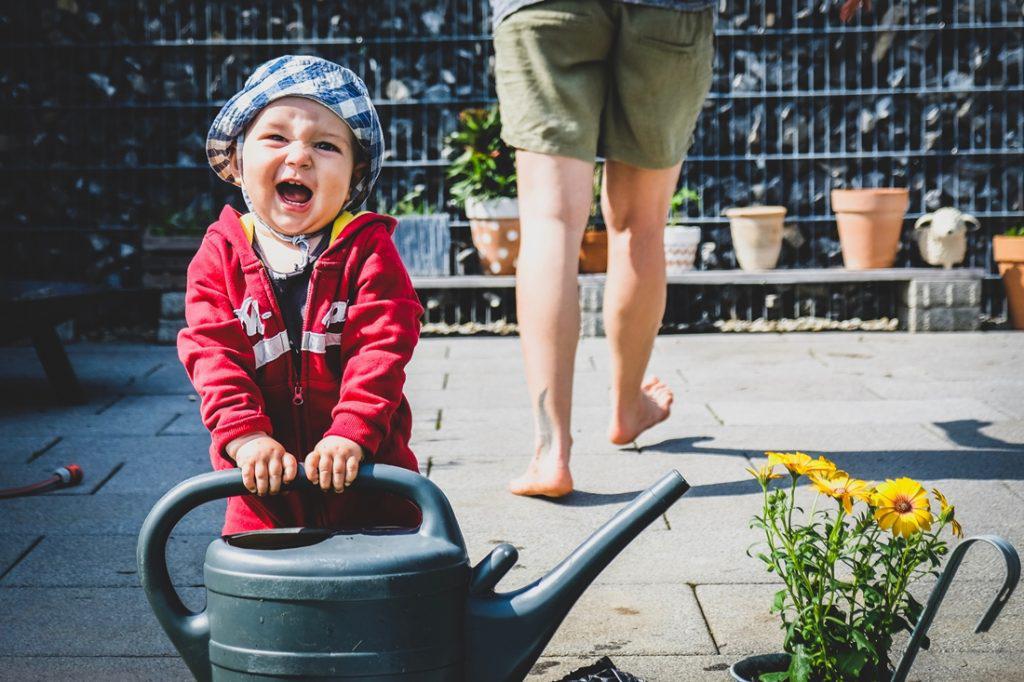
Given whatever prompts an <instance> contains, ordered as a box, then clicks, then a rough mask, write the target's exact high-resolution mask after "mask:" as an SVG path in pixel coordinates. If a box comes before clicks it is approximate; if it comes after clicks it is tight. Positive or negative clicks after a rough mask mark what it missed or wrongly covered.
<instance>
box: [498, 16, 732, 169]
mask: <svg viewBox="0 0 1024 682" xmlns="http://www.w3.org/2000/svg"><path fill="white" fill-rule="evenodd" d="M713 24H714V16H713V12H712V10H710V9H708V10H705V11H701V12H680V11H677V10H671V9H664V8H660V7H648V6H638V5H631V4H625V3H620V2H612V1H611V0H598V1H596V2H595V1H593V0H590V1H587V0H547V1H546V2H542V3H540V4H537V5H530V6H527V7H524V8H522V9H520V10H518V11H516V12H514V13H513V14H512V15H510V16H509V17H508V18H507V19H505V20H504V21H503V22H502V23H501V24H499V26H498V29H497V31H496V32H495V35H494V49H495V55H496V63H495V67H496V68H495V71H496V81H497V82H496V85H497V90H498V101H499V103H500V108H501V121H502V133H501V136H502V139H504V140H505V142H506V143H507V144H509V145H511V146H512V147H515V148H517V149H525V150H527V151H532V152H540V153H544V154H555V155H559V156H569V157H572V158H576V159H582V160H584V161H593V160H594V157H595V156H601V157H603V158H605V159H612V160H615V161H621V162H623V163H627V164H630V165H632V166H639V167H641V168H654V169H657V168H668V167H671V166H674V165H675V164H677V163H679V162H681V161H682V160H683V157H684V156H685V155H686V150H687V149H689V148H690V144H691V143H692V141H693V130H694V127H695V126H696V124H697V117H698V115H699V114H700V110H701V107H702V105H703V103H704V99H705V98H706V97H707V94H708V90H709V89H710V87H711V64H712V60H713V57H714V25H713Z"/></svg>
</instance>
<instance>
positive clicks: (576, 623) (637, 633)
mask: <svg viewBox="0 0 1024 682" xmlns="http://www.w3.org/2000/svg"><path fill="white" fill-rule="evenodd" d="M544 653H545V655H550V656H565V655H572V654H583V655H591V656H595V657H600V656H606V655H607V656H616V655H619V654H624V655H629V654H633V655H647V656H651V655H671V654H713V653H715V648H714V644H713V643H712V641H711V638H710V637H709V636H708V631H707V628H706V627H705V626H704V618H703V617H702V616H701V612H700V609H699V608H698V606H697V601H696V600H695V599H694V597H693V591H692V590H691V589H690V587H689V586H687V585H678V586H672V585H663V586H659V587H658V588H657V589H637V588H636V587H635V586H630V585H594V586H592V587H591V588H590V589H588V590H587V591H586V592H584V593H583V596H582V597H581V598H580V600H579V602H577V604H576V606H575V607H574V608H573V610H572V611H570V612H569V615H568V616H567V617H566V620H565V625H564V627H562V628H560V629H559V630H558V632H557V633H555V636H554V637H553V638H552V640H551V643H550V644H548V646H547V648H546V649H545V650H544Z"/></svg>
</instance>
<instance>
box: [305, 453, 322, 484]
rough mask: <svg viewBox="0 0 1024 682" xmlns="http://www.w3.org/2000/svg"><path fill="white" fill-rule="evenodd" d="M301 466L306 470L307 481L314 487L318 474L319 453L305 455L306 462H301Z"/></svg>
mask: <svg viewBox="0 0 1024 682" xmlns="http://www.w3.org/2000/svg"><path fill="white" fill-rule="evenodd" d="M303 466H304V467H305V468H306V478H308V479H309V482H310V483H312V484H313V485H316V482H317V479H318V478H319V473H320V471H319V468H320V453H318V452H316V451H313V452H311V453H309V454H308V455H306V461H305V462H303Z"/></svg>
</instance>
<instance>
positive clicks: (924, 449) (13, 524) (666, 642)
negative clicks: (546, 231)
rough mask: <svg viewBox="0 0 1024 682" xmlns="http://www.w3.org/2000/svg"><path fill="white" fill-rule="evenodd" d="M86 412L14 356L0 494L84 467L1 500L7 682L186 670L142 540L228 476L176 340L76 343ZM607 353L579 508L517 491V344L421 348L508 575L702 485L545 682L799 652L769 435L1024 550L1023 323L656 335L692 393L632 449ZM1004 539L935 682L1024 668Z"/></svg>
mask: <svg viewBox="0 0 1024 682" xmlns="http://www.w3.org/2000/svg"><path fill="white" fill-rule="evenodd" d="M70 352H71V356H72V361H73V363H74V364H75V366H76V368H77V370H78V372H79V375H80V377H81V379H82V381H83V384H84V385H85V387H86V389H87V391H88V392H89V394H90V395H91V400H90V402H89V404H88V405H84V406H79V407H71V408H60V407H55V406H54V405H53V404H52V401H51V399H50V397H49V393H48V388H47V386H46V383H45V380H44V378H43V374H42V370H41V368H40V367H39V366H38V363H37V361H36V359H35V357H34V354H33V351H32V349H31V348H4V349H2V351H0V382H2V385H3V387H4V390H3V391H2V392H0V462H2V464H3V466H2V468H0V487H7V486H13V485H19V484H23V483H28V482H31V481H34V480H37V479H39V478H41V477H42V476H45V475H46V474H48V473H49V472H50V471H52V470H53V469H54V468H55V467H57V466H59V465H61V464H64V463H67V462H77V463H79V464H80V465H82V466H83V468H84V469H85V473H86V481H85V483H84V484H83V485H81V486H79V487H78V488H74V489H70V490H68V491H67V492H65V493H58V494H48V495H44V496H39V497H31V498H20V499H15V500H3V501H0V520H2V522H0V613H2V614H3V618H4V621H5V622H4V624H3V625H2V626H0V678H2V679H18V680H25V679H46V680H53V679H107V680H109V679H183V678H184V677H186V676H187V670H186V669H185V667H184V665H183V664H182V663H181V662H180V661H179V660H178V659H177V657H176V656H175V652H174V650H173V648H172V647H171V645H170V643H169V642H168V641H167V639H166V637H165V636H164V634H163V632H162V631H161V630H160V628H159V626H158V625H157V623H156V620H155V619H154V618H153V617H152V615H151V614H150V612H149V609H148V606H147V604H146V600H145V597H144V596H143V594H142V591H141V589H140V588H139V587H138V582H137V577H136V568H135V556H134V548H135V540H136V533H137V531H138V528H139V526H140V525H141V523H142V519H143V518H144V517H145V515H146V513H147V512H148V510H149V508H150V506H151V505H152V504H153V502H154V501H155V500H156V499H157V498H158V497H159V496H160V495H161V494H162V493H164V492H165V491H166V490H167V489H168V488H170V487H171V486H172V485H173V484H174V483H176V482H177V481H180V480H181V479H183V478H186V477H188V476H191V475H193V474H197V473H201V472H204V471H207V470H208V469H209V463H208V460H207V454H206V450H207V443H208V439H207V436H206V435H205V431H204V429H203V426H202V424H201V423H200V421H199V417H198V410H197V402H196V398H195V396H194V394H193V393H192V389H191V386H190V384H189V383H188V380H187V378H186V377H185V375H184V371H183V370H182V369H181V367H180V365H179V364H178V361H177V358H176V355H175V351H174V349H173V348H168V347H159V346H141V345H85V344H83V345H76V346H72V347H71V349H70ZM606 368H607V349H606V347H605V345H604V342H603V341H602V340H597V339H595V340H587V341H585V342H583V343H582V344H581V346H580V351H579V357H578V360H577V382H576V402H575V416H574V438H575V442H576V448H575V459H574V474H575V476H576V481H577V485H578V488H579V490H578V491H577V492H576V493H575V494H573V495H572V496H571V497H569V498H568V499H566V500H565V501H561V502H549V501H541V500H531V499H522V498H517V497H514V496H512V495H509V494H506V493H505V492H504V485H505V482H506V481H507V480H508V479H509V478H510V477H511V476H513V475H515V474H516V473H518V472H519V470H520V469H521V468H522V467H523V466H524V464H525V462H526V458H527V456H528V454H529V451H530V444H531V431H530V427H531V418H530V413H529V410H528V406H527V400H526V389H525V384H524V381H523V378H522V371H521V370H522V368H521V360H520V356H519V349H518V343H517V340H515V339H492V338H488V339H479V338H473V339H429V340H424V341H423V342H422V343H421V345H420V347H419V350H418V351H417V355H416V358H415V360H414V361H413V363H412V366H411V367H410V373H409V381H408V393H409V397H410V400H411V402H412V404H413V410H414V415H415V418H416V426H415V431H414V441H413V442H414V449H415V450H416V452H417V454H418V455H419V457H420V461H421V464H422V467H423V470H424V472H425V473H426V474H428V475H429V476H430V478H431V479H432V480H433V481H434V482H436V483H437V484H438V485H439V486H441V488H442V489H443V490H444V491H445V492H446V493H447V495H448V496H449V498H450V499H451V501H452V504H453V506H454V508H455V511H456V514H457V515H458V517H459V520H460V523H461V524H462V529H463V532H464V534H465V537H466V540H467V543H468V545H469V553H470V558H471V559H472V560H473V561H476V560H478V559H480V558H481V557H482V556H483V555H484V554H485V553H486V552H487V551H489V550H490V549H491V547H493V546H494V545H495V544H496V543H499V542H511V543H512V544H514V545H516V546H517V547H518V548H519V551H520V564H519V566H517V568H516V569H514V570H513V571H512V572H511V573H510V575H509V576H508V577H507V578H506V580H505V581H504V582H503V583H502V586H503V587H508V588H511V587H515V586H518V585H522V584H524V583H526V582H528V581H530V580H533V579H534V578H536V577H538V576H540V575H541V574H543V573H544V572H545V571H546V570H547V569H549V568H550V567H551V566H553V565H554V563H555V562H557V560H559V559H560V558H562V557H563V556H564V555H565V554H567V553H568V552H569V551H570V550H571V549H572V548H573V547H575V545H576V544H578V543H579V542H580V541H582V540H583V539H584V538H585V537H586V536H587V535H588V533H589V532H590V531H592V530H593V529H594V528H596V527H597V526H598V525H600V524H601V523H602V522H603V521H604V520H605V519H607V518H608V517H610V516H611V515H612V514H613V513H614V511H615V510H616V509H618V508H619V507H620V506H621V505H622V504H623V503H625V502H627V501H628V500H630V499H632V497H633V496H634V495H636V494H637V493H638V492H639V491H640V490H642V489H643V488H645V487H646V486H648V485H649V484H651V483H653V482H654V481H655V480H657V479H658V478H659V477H660V476H661V475H662V474H664V473H665V472H666V471H667V470H669V469H673V468H674V469H678V470H679V471H680V472H681V473H682V474H683V475H684V476H685V477H686V478H687V480H689V481H690V482H691V484H693V486H694V487H693V489H692V490H691V491H690V492H689V493H688V494H687V495H686V496H684V497H683V498H682V499H681V500H680V501H679V502H678V503H677V504H676V505H675V506H674V507H672V508H671V509H670V510H669V511H668V513H667V514H665V515H664V517H663V518H662V519H661V520H660V521H658V522H656V523H655V524H653V525H652V526H651V527H650V528H648V530H647V531H645V532H644V533H643V534H642V535H641V536H640V537H639V538H638V539H637V540H636V541H634V542H633V544H632V545H631V546H630V547H628V548H627V549H626V550H625V551H624V552H623V554H622V555H620V556H619V557H618V559H616V560H615V561H614V562H613V564H612V565H611V566H610V567H609V568H608V569H607V570H606V571H605V572H604V573H603V574H602V575H601V576H600V578H599V579H598V581H597V582H596V583H595V584H594V586H593V587H591V588H590V589H589V590H588V591H587V592H586V594H585V595H584V596H583V598H582V599H581V600H580V602H579V603H578V604H577V606H576V608H575V609H574V610H573V611H572V612H571V613H570V615H569V616H568V618H567V619H566V621H565V623H564V625H563V627H562V628H561V630H560V631H559V632H558V634H557V635H556V636H555V638H554V640H553V641H552V642H551V644H550V645H549V646H548V648H547V650H546V652H545V654H544V656H543V657H542V658H541V659H540V661H539V662H538V664H537V665H536V667H535V668H534V671H533V673H532V674H531V679H537V680H557V679H559V678H560V677H562V676H563V675H565V674H566V673H567V672H569V671H570V670H572V669H574V668H577V667H580V666H582V665H585V664H587V663H590V662H593V661H594V660H595V659H597V658H599V657H600V656H602V655H609V656H611V658H612V660H614V661H615V663H616V664H617V665H618V666H619V667H620V668H622V669H623V670H626V671H629V672H631V673H633V674H635V675H638V676H643V677H645V678H646V679H648V680H669V681H672V680H724V679H727V673H726V672H725V670H726V668H727V666H728V665H729V664H730V663H731V662H733V661H735V660H736V659H738V658H741V657H742V656H744V655H746V654H749V653H755V652H767V651H772V650H776V649H778V647H779V644H780V642H781V633H780V631H779V629H778V626H777V620H776V618H775V617H774V616H772V615H770V614H769V613H768V607H769V604H770V603H771V595H772V594H773V592H774V591H775V589H777V588H776V587H775V586H773V585H772V584H771V581H770V578H769V576H768V575H767V574H766V573H765V572H764V571H763V570H762V569H761V567H760V565H759V562H758V561H757V560H755V559H751V558H748V557H747V556H746V553H745V552H746V549H747V547H748V546H749V545H750V544H751V543H754V542H756V541H757V540H758V534H757V533H756V532H755V531H752V530H750V529H749V528H748V521H749V518H750V517H751V515H752V514H753V513H754V512H755V511H756V510H757V509H758V505H759V500H760V490H759V488H758V487H757V485H756V483H754V482H753V481H752V480H750V478H749V476H748V475H747V474H746V473H745V472H744V467H746V466H749V465H750V464H751V462H752V461H754V462H756V461H757V459H758V458H759V457H760V456H761V453H762V452H763V451H764V450H768V449H772V450H788V449H802V450H805V451H808V452H814V453H826V454H828V455H829V456H831V457H833V458H834V459H835V460H836V461H837V462H838V463H839V464H840V465H841V466H842V467H843V468H846V469H848V470H850V471H851V472H852V473H854V474H855V475H857V476H860V477H863V478H869V479H874V480H879V479H882V478H885V477H892V476H897V475H909V476H913V477H916V478H919V479H922V480H924V481H927V482H928V483H929V484H933V483H934V484H937V485H938V486H940V487H941V488H942V489H943V490H944V491H945V492H946V493H947V494H948V496H949V497H950V498H951V500H952V501H953V502H954V503H955V504H956V506H957V510H958V516H959V517H960V518H961V520H962V522H963V524H964V526H965V528H966V529H967V531H968V533H969V534H981V533H996V534H1000V535H1003V536H1004V537H1006V538H1007V539H1008V540H1010V541H1011V542H1012V543H1014V544H1015V545H1016V546H1017V547H1018V548H1019V549H1021V550H1022V551H1024V511H1022V509H1024V334H1020V333H1013V332H1003V333H991V332H990V333H959V334H950V335H942V334H933V335H907V334H897V333H877V334H854V333H835V334H820V335H812V334H787V335H749V336H742V335H724V334H719V335H701V336H676V337H663V338H660V339H658V345H657V348H656V351H655V356H654V359H653V361H652V371H653V372H655V373H657V374H659V375H660V376H661V377H662V378H663V379H665V380H666V381H667V382H668V383H670V384H671V385H672V386H673V388H675V389H676V393H677V403H676V410H675V412H674V414H673V416H672V418H671V419H670V420H669V421H668V422H667V423H664V424H662V425H660V426H658V427H657V428H655V429H653V430H652V431H650V432H649V433H647V434H645V435H644V436H643V437H642V439H641V440H640V442H638V443H637V444H636V445H635V447H631V448H625V449H619V448H616V447H615V446H611V445H609V444H608V443H607V442H606V441H605V439H604V437H603V434H604V430H605V420H606V418H607V373H606ZM222 513H223V507H222V505H221V504H217V503H213V504H209V505H206V506H204V507H201V508H200V509H199V510H197V511H195V512H193V513H192V514H191V515H190V516H188V517H187V518H186V519H185V520H184V521H183V522H182V523H181V524H180V525H179V527H178V529H177V532H176V534H175V536H174V539H173V541H172V544H171V552H172V554H171V557H170V561H171V573H172V576H173V577H174V578H175V580H176V584H177V585H179V586H180V587H181V589H182V592H183V593H184V596H185V598H186V601H187V602H188V603H189V604H190V605H192V606H193V607H196V606H199V605H201V604H202V603H203V592H202V589H201V585H202V554H203V552H204V550H205V546H206V544H207V543H208V542H209V540H210V539H211V538H212V537H213V536H214V535H215V534H216V532H217V529H218V528H219V524H220V521H221V518H222ZM1000 570H1001V569H1000V568H999V566H998V565H997V564H996V563H995V560H994V553H990V552H986V551H984V550H977V554H973V553H972V554H971V555H969V556H968V560H967V561H966V562H965V564H964V567H963V568H962V570H961V577H960V579H959V580H958V581H957V583H956V584H954V587H953V589H952V590H951V591H950V594H949V597H948V598H947V600H946V605H945V607H944V609H943V610H942V611H941V612H940V614H939V617H938V619H937V620H936V623H935V625H934V626H933V628H932V632H931V634H932V640H933V647H932V650H931V651H929V652H922V654H921V655H920V656H919V658H918V664H917V666H916V667H915V669H914V672H913V673H912V674H911V678H912V679H957V680H990V679H991V680H995V679H1003V680H1007V679H1015V680H1024V589H1022V590H1020V591H1018V592H1017V593H1016V594H1015V595H1014V596H1013V598H1012V599H1011V601H1010V603H1009V605H1008V606H1007V608H1006V609H1005V610H1004V612H1003V615H1002V617H1001V618H1000V620H999V621H998V622H997V623H996V625H995V627H994V628H993V629H992V631H991V632H989V633H987V634H985V635H973V634H971V630H972V628H973V625H974V623H975V622H976V620H977V619H978V618H979V617H980V616H981V614H982V612H983V611H984V608H985V607H986V606H987V603H988V600H989V599H991V597H992V596H993V595H994V594H995V589H996V585H997V581H994V580H993V579H994V578H999V577H1001V573H997V572H998V571H1000Z"/></svg>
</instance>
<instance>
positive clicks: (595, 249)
mask: <svg viewBox="0 0 1024 682" xmlns="http://www.w3.org/2000/svg"><path fill="white" fill-rule="evenodd" d="M603 168H604V166H603V165H601V164H598V165H597V166H596V167H595V168H594V199H593V201H592V202H591V203H590V220H589V221H588V222H587V227H586V228H585V229H584V230H583V241H582V242H581V243H580V272H583V273H599V272H607V271H608V231H607V230H606V229H605V226H604V223H603V222H602V221H601V217H600V209H601V176H602V175H603V173H602V170H603Z"/></svg>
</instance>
